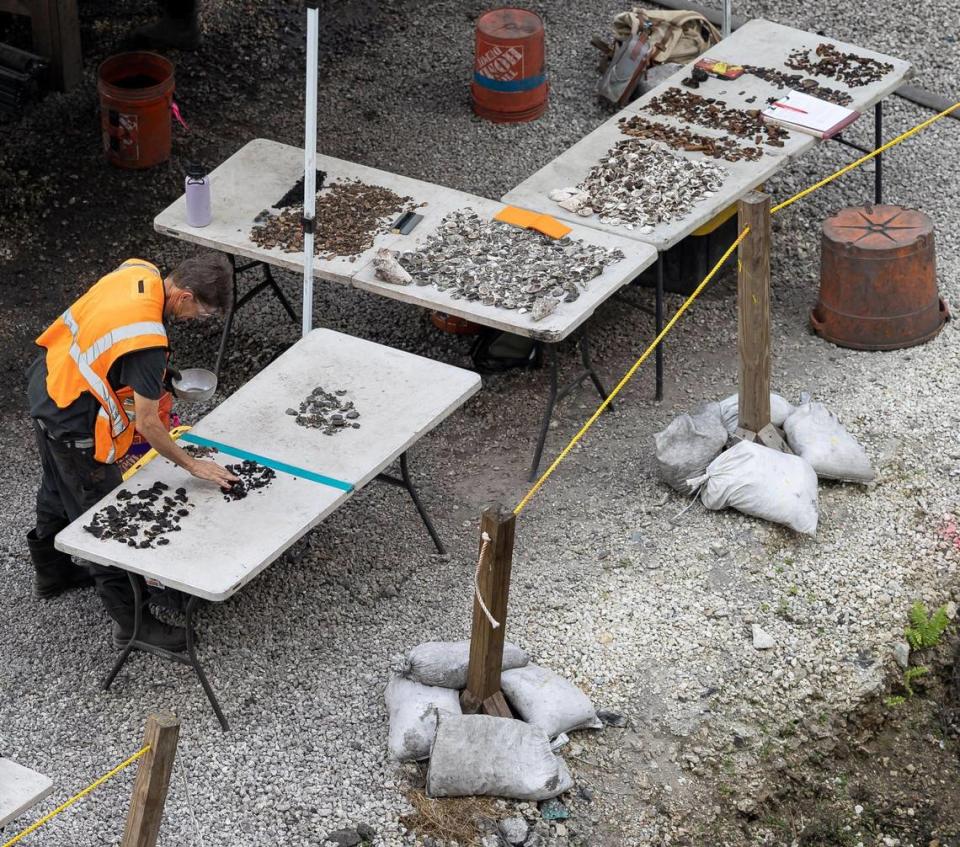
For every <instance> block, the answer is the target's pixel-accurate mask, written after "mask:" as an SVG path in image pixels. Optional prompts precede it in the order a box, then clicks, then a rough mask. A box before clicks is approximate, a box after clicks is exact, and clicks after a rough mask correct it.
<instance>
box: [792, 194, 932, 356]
mask: <svg viewBox="0 0 960 847" xmlns="http://www.w3.org/2000/svg"><path fill="white" fill-rule="evenodd" d="M948 317H949V312H948V311H947V304H946V303H945V302H944V301H943V299H942V298H941V297H940V296H939V294H938V292H937V269H936V255H935V253H934V239H933V222H932V221H931V220H930V218H929V217H927V215H925V214H924V213H923V212H920V211H917V210H916V209H905V208H903V207H901V206H860V207H854V208H847V209H842V210H841V211H840V212H838V213H837V214H836V215H834V216H833V217H832V218H828V219H827V220H826V221H825V222H824V224H823V239H822V256H821V260H820V297H819V299H818V301H817V305H816V307H815V308H814V309H813V312H812V313H811V315H810V320H811V323H812V324H813V329H814V331H815V332H816V333H817V334H818V335H819V336H821V337H822V338H825V339H826V340H827V341H832V342H833V343H834V344H837V345H839V346H841V347H852V348H854V349H856V350H896V349H898V348H901V347H912V346H913V345H915V344H923V343H924V342H925V341H929V340H930V339H931V338H933V337H934V336H935V335H936V334H937V333H938V332H940V329H941V328H942V327H943V324H944V322H945V321H946V320H947V318H948Z"/></svg>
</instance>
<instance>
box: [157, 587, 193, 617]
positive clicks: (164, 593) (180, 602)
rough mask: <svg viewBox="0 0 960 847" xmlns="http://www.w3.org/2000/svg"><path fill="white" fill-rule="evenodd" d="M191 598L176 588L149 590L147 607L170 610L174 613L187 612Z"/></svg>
mask: <svg viewBox="0 0 960 847" xmlns="http://www.w3.org/2000/svg"><path fill="white" fill-rule="evenodd" d="M189 600H190V597H189V596H188V595H186V594H184V593H183V592H182V591H177V589H176V588H160V589H148V590H147V605H148V606H153V607H154V608H157V609H170V610H171V611H173V612H185V611H186V610H187V603H188V602H189Z"/></svg>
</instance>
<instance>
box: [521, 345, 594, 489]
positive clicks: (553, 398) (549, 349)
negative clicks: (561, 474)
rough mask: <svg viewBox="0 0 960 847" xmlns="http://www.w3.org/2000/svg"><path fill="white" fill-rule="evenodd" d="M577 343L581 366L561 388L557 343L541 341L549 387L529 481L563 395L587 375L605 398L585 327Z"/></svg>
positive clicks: (538, 466)
mask: <svg viewBox="0 0 960 847" xmlns="http://www.w3.org/2000/svg"><path fill="white" fill-rule="evenodd" d="M577 343H578V344H579V345H580V361H581V362H582V363H583V368H582V369H581V370H580V371H579V372H578V373H577V374H576V376H574V378H573V379H572V380H570V382H568V383H567V384H566V385H565V386H564V387H563V388H559V387H558V383H559V371H560V366H559V363H558V362H557V345H556V344H547V343H546V342H543V343H542V348H543V349H544V350H545V351H546V352H545V354H544V355H545V357H546V358H547V359H548V360H549V362H550V389H549V392H548V394H547V406H546V408H545V409H544V411H543V419H542V420H541V422H540V434H539V436H538V437H537V446H536V449H535V450H534V452H533V462H532V463H531V465H530V482H535V481H536V479H537V471H538V470H539V469H540V460H541V459H542V458H543V448H544V445H545V444H546V442H547V433H548V432H549V430H550V421H551V420H553V412H554V410H555V409H556V406H557V403H559V402H560V401H561V400H563V398H564V397H566V396H567V395H568V394H569V393H570V392H571V391H573V389H574V388H576V387H577V386H578V385H580V383H581V382H583V381H584V380H585V379H586V378H587V377H590V381H591V382H592V383H593V386H594V388H596V389H597V393H598V394H599V395H600V399H601V400H606V399H607V389H606V388H605V387H604V385H603V383H602V382H601V381H600V375H599V374H598V373H597V370H596V368H594V366H593V361H592V360H591V358H590V336H589V334H588V333H587V328H586V327H583V328H582V329H581V330H580V334H579V337H578V339H577ZM607 411H608V412H612V411H613V404H612V403H611V404H610V405H609V406H607Z"/></svg>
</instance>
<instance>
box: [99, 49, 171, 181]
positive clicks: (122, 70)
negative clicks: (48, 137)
mask: <svg viewBox="0 0 960 847" xmlns="http://www.w3.org/2000/svg"><path fill="white" fill-rule="evenodd" d="M173 88H174V80H173V64H172V63H171V62H170V61H168V60H167V59H165V58H164V57H163V56H159V55H157V54H156V53H146V52H137V53H118V54H117V55H116V56H111V57H110V58H109V59H106V60H105V61H104V62H102V63H101V65H100V67H99V68H98V69H97V93H98V94H99V95H100V128H101V131H102V135H103V152H104V153H105V154H106V156H107V161H109V162H110V164H111V165H116V166H117V167H118V168H128V169H131V170H136V169H140V168H150V167H153V166H154V165H159V164H160V163H161V162H165V161H167V159H169V158H170V106H171V104H172V103H173Z"/></svg>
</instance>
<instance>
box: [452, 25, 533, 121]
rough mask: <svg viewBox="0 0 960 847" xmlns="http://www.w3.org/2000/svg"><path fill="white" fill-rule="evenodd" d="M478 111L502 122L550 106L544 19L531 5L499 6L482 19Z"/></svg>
mask: <svg viewBox="0 0 960 847" xmlns="http://www.w3.org/2000/svg"><path fill="white" fill-rule="evenodd" d="M470 91H471V93H472V95H473V111H474V112H476V114H477V115H479V116H480V117H481V118H486V119H487V120H490V121H495V122H497V123H508V122H510V123H516V122H520V121H532V120H534V119H535V118H539V117H540V115H542V114H543V113H544V112H545V111H546V108H547V96H548V93H549V85H548V84H547V75H546V64H545V58H544V37H543V21H542V20H540V16H539V15H537V14H536V13H535V12H530V11H528V10H526V9H513V8H509V7H508V8H505V9H494V10H493V11H491V12H485V13H484V14H482V15H481V16H480V18H479V19H478V20H477V32H476V50H475V53H474V64H473V83H472V84H471V85H470Z"/></svg>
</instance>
